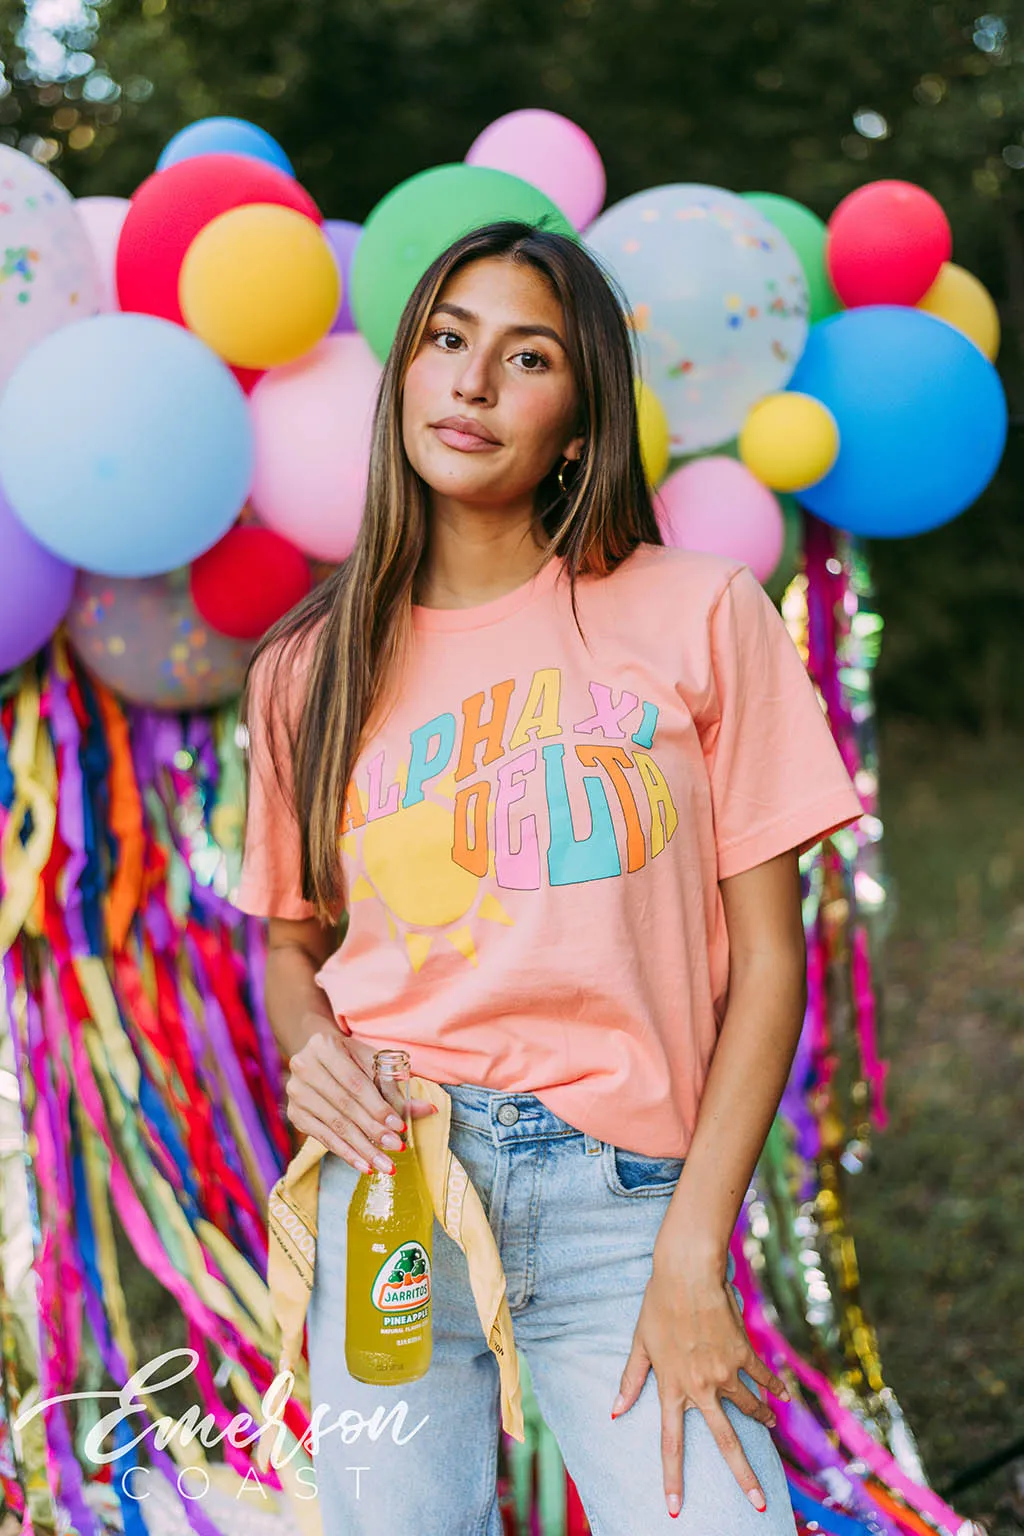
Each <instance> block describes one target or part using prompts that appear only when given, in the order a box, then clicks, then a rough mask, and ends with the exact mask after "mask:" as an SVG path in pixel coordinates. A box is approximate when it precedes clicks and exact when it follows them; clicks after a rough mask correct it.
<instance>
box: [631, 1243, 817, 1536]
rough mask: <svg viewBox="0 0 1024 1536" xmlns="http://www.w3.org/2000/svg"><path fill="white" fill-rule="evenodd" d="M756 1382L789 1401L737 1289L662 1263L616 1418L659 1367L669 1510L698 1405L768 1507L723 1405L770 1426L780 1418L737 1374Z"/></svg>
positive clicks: (677, 1502)
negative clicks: (761, 1352)
mask: <svg viewBox="0 0 1024 1536" xmlns="http://www.w3.org/2000/svg"><path fill="white" fill-rule="evenodd" d="M741 1368H742V1369H743V1370H745V1371H746V1372H747V1374H748V1375H749V1376H751V1377H752V1378H753V1380H754V1381H756V1382H759V1383H760V1384H761V1385H762V1386H764V1387H767V1388H768V1389H769V1390H770V1391H771V1392H774V1394H775V1395H776V1397H781V1398H783V1399H784V1400H786V1399H788V1397H789V1393H788V1392H787V1391H786V1387H785V1383H784V1382H782V1381H780V1380H779V1378H778V1377H777V1376H775V1375H773V1374H772V1372H771V1371H770V1370H769V1369H768V1367H767V1366H766V1365H765V1364H764V1363H763V1361H761V1360H759V1359H758V1357H757V1355H755V1353H754V1351H753V1349H752V1348H751V1346H750V1341H749V1339H748V1338H747V1335H746V1330H745V1329H744V1327H743V1314H742V1313H741V1312H740V1309H739V1306H738V1305H737V1302H736V1297H735V1294H734V1292H733V1290H732V1287H731V1286H730V1285H729V1284H728V1282H726V1283H724V1284H723V1283H721V1282H719V1281H718V1280H714V1279H709V1278H708V1277H707V1276H705V1275H704V1274H703V1273H696V1272H694V1271H693V1270H692V1269H691V1270H689V1271H687V1270H685V1269H681V1268H678V1267H675V1268H674V1267H665V1266H662V1267H660V1268H659V1267H658V1266H657V1264H656V1265H655V1269H654V1272H653V1274H652V1276H651V1279H650V1280H649V1282H648V1284H647V1289H646V1291H645V1293H644V1299H643V1304H642V1306H641V1308H640V1316H639V1318H638V1320H637V1325H636V1329H635V1331H634V1334H633V1346H632V1348H631V1350H630V1353H629V1359H628V1360H627V1361H626V1367H625V1370H624V1371H623V1373H622V1378H621V1382H620V1391H619V1396H618V1397H617V1398H616V1400H615V1403H614V1404H613V1406H612V1418H617V1417H618V1416H619V1414H620V1413H624V1412H625V1411H626V1409H627V1408H631V1407H632V1406H633V1404H634V1403H635V1402H636V1399H637V1398H638V1397H639V1395H640V1389H641V1388H642V1386H643V1384H644V1382H645V1381H646V1379H647V1373H648V1371H649V1370H651V1369H653V1370H654V1374H655V1378H656V1379H657V1383H658V1396H659V1397H660V1399H661V1460H662V1472H663V1477H664V1487H665V1500H666V1503H667V1504H668V1509H669V1514H671V1515H678V1513H679V1511H680V1509H681V1508H682V1504H683V1432H684V1430H683V1425H684V1420H683V1415H684V1414H685V1412H686V1410H687V1408H699V1409H700V1411H701V1412H702V1413H703V1415H704V1417H705V1419H706V1420H707V1422H708V1426H709V1428H710V1430H711V1433H712V1434H713V1435H714V1437H715V1440H716V1442H717V1444H718V1448H719V1450H720V1451H721V1452H722V1455H723V1456H724V1457H725V1460H726V1462H727V1463H728V1465H729V1466H730V1467H731V1468H732V1471H733V1474H734V1476H735V1478H736V1481H737V1482H738V1483H739V1485H740V1487H741V1488H742V1489H743V1492H744V1493H745V1494H746V1495H747V1497H748V1498H749V1499H750V1501H751V1503H752V1504H753V1505H754V1507H755V1508H756V1509H759V1510H764V1508H765V1507H766V1504H767V1500H766V1499H765V1496H764V1492H763V1490H762V1489H761V1487H760V1485H759V1484H758V1481H757V1478H756V1477H755V1476H754V1474H753V1472H752V1471H751V1468H750V1464H749V1462H748V1461H747V1458H746V1456H745V1455H744V1453H743V1446H742V1443H741V1441H740V1438H739V1436H738V1435H737V1433H736V1431H735V1429H734V1428H733V1425H732V1424H731V1423H730V1421H729V1418H728V1416H727V1414H726V1412H725V1409H724V1408H723V1407H722V1405H721V1403H720V1402H719V1397H720V1396H724V1397H727V1398H729V1399H730V1401H732V1402H733V1403H735V1405H736V1407H737V1408H741V1409H742V1410H743V1412H744V1413H748V1414H749V1415H750V1417H751V1418H754V1419H758V1420H759V1421H760V1422H761V1423H762V1424H766V1425H768V1427H769V1428H771V1427H772V1426H773V1425H774V1423H775V1415H774V1414H773V1413H772V1411H771V1409H770V1407H769V1406H768V1404H767V1403H765V1402H762V1401H761V1400H760V1399H759V1398H758V1397H756V1396H755V1395H754V1393H753V1392H751V1390H750V1388H749V1387H748V1386H746V1384H745V1383H744V1382H742V1381H741V1380H740V1379H739V1371H740V1369H741Z"/></svg>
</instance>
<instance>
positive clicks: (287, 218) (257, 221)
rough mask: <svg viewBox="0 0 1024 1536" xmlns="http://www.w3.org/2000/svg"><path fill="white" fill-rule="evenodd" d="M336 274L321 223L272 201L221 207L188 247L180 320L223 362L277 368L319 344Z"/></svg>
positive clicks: (337, 294)
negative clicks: (225, 208)
mask: <svg viewBox="0 0 1024 1536" xmlns="http://www.w3.org/2000/svg"><path fill="white" fill-rule="evenodd" d="M340 298H341V280H340V278H339V276H338V267H337V263H336V262H335V259H334V256H333V254H332V252H331V247H330V246H329V245H328V243H327V240H326V238H325V236H324V235H323V233H322V232H321V230H320V226H319V225H318V224H314V222H313V220H312V219H307V218H306V216H305V214H302V213H297V212H296V211H295V209H294V208H284V207H282V206H280V205H279V204H277V203H246V204H244V205H243V206H242V207H240V208H230V209H229V210H228V212H227V213H221V214H218V216H217V217H216V218H215V219H211V220H210V222H209V224H206V225H204V227H203V228H202V229H201V230H200V231H199V233H198V235H196V237H195V239H194V240H193V241H192V244H191V245H190V246H189V248H188V250H187V251H186V252H185V259H184V261H183V262H182V264H181V274H180V276H179V278H178V301H179V303H180V304H181V312H182V314H183V315H184V317H185V324H186V325H187V326H188V328H189V330H190V331H194V332H195V334H196V335H197V336H198V337H200V338H201V339H202V340H203V341H205V342H206V344H207V346H208V347H210V348H212V350H213V351H214V352H216V353H217V354H218V355H219V356H220V357H222V358H223V359H224V360H225V362H228V363H233V364H234V365H235V366H236V367H241V368H277V367H279V366H280V365H281V364H282V363H291V362H294V361H295V359H296V358H299V357H302V356H303V355H304V354H305V353H306V352H308V351H309V350H310V348H311V347H314V346H316V344H317V342H318V341H320V340H321V339H322V338H323V337H324V336H326V335H327V332H328V331H329V330H330V328H331V325H332V324H333V322H334V317H335V315H336V314H337V313H338V304H339V302H340Z"/></svg>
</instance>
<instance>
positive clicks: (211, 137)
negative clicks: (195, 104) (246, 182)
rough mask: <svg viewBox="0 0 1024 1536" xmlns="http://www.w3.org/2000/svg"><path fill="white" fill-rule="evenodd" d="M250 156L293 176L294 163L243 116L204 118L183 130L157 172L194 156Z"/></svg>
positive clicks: (170, 144) (168, 145)
mask: <svg viewBox="0 0 1024 1536" xmlns="http://www.w3.org/2000/svg"><path fill="white" fill-rule="evenodd" d="M220 154H228V155H249V156H251V157H252V159H254V160H266V161H267V162H268V163H269V164H270V165H276V166H277V168H278V170H279V171H284V173H285V175H287V176H294V175H295V171H294V168H293V166H292V163H291V161H290V160H289V159H288V156H287V155H286V154H285V152H284V150H283V149H282V148H281V146H280V144H279V143H278V142H277V140H276V139H274V138H271V136H270V134H269V133H267V131H266V130H265V129H264V128H257V126H256V124H255V123H250V122H247V121H246V120H245V118H244V117H201V118H200V119H199V121H198V122H195V123H189V125H188V127H187V128H181V129H179V130H178V132H177V133H176V134H175V135H174V137H173V139H169V140H168V142H167V143H166V144H165V145H164V148H163V153H162V154H161V156H160V158H159V160H158V161H157V163H156V168H157V170H158V171H166V169H167V167H168V166H169V165H177V164H178V161H179V160H191V159H192V157H193V156H194V155H220Z"/></svg>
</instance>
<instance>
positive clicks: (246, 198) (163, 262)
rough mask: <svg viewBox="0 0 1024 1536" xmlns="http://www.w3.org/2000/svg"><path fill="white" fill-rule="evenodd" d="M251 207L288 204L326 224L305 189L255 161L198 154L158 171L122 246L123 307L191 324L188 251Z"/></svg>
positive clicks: (137, 203) (135, 207)
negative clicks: (184, 289) (234, 211)
mask: <svg viewBox="0 0 1024 1536" xmlns="http://www.w3.org/2000/svg"><path fill="white" fill-rule="evenodd" d="M244 203H280V204H281V205H282V206H283V207H285V208H294V209H295V211H296V212H297V213H304V214H305V215H306V217H307V218H308V219H312V220H314V222H315V223H317V224H319V223H320V213H319V210H318V208H317V206H316V204H315V203H314V201H313V199H312V198H311V197H310V196H309V194H308V192H304V191H303V189H302V188H301V187H300V186H299V184H298V182H296V181H294V180H293V179H292V178H291V177H290V176H286V175H285V173H284V172H283V171H279V170H278V169H277V168H276V167H275V166H272V165H266V164H265V163H264V162H262V161H260V160H253V159H252V158H251V157H250V156H249V155H221V154H218V155H196V157H195V158H194V159H190V160H183V161H181V163H180V164H178V165H172V166H171V167H170V168H169V169H168V170H166V171H155V172H154V173H153V175H152V176H150V177H148V178H147V179H146V180H145V181H144V182H143V183H142V185H141V187H139V188H138V190H137V191H136V193H135V195H134V197H133V198H132V205H131V208H130V209H129V210H128V216H127V218H126V219H125V221H124V228H123V229H122V231H121V238H120V240H119V241H118V245H117V297H118V302H119V304H120V305H121V308H122V309H126V310H137V311H139V312H141V313H142V314H144V315H162V316H163V318H164V319H165V320H174V321H176V322H177V324H178V325H184V323H185V321H184V318H183V316H182V313H181V306H180V305H179V303H178V277H179V273H180V270H181V263H182V261H183V260H184V257H185V252H186V251H187V250H188V248H189V246H190V245H191V244H192V241H193V240H194V239H195V237H196V235H198V233H199V231H200V230H201V229H202V228H203V227H204V226H205V225H207V224H209V222H210V220H211V219H215V218H216V217H217V215H218V214H219V213H227V211H228V209H229V208H240V207H241V206H242V205H243V204H244Z"/></svg>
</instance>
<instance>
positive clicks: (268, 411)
mask: <svg viewBox="0 0 1024 1536" xmlns="http://www.w3.org/2000/svg"><path fill="white" fill-rule="evenodd" d="M380 376H381V366H380V363H379V362H378V361H377V359H376V357H375V356H374V354H373V353H372V352H371V350H370V347H369V344H368V343H367V342H366V341H365V339H364V338H363V336H362V335H360V334H359V333H357V332H352V333H349V334H345V335H341V336H327V337H325V338H324V340H323V341H321V342H320V343H319V344H318V345H317V346H315V347H314V348H313V350H312V351H311V352H307V353H306V356H305V357H302V358H299V360H298V362H295V363H288V364H287V365H286V366H285V367H283V368H271V369H270V371H269V372H268V373H265V374H264V375H263V377H262V378H261V379H260V380H259V382H258V383H257V384H256V386H255V388H254V389H253V392H252V394H251V396H250V399H249V403H250V408H251V410H252V420H253V429H254V432H255V437H256V473H255V478H254V480H253V486H252V494H251V497H250V500H251V502H252V505H253V509H254V510H255V512H256V513H257V515H258V516H259V518H260V521H261V522H263V523H265V524H266V525H267V527H268V528H273V529H274V530H275V532H277V533H280V534H283V536H284V537H285V538H286V539H289V540H290V541H291V542H292V543H293V544H295V545H296V546H297V547H298V548H299V549H301V550H302V551H303V553H304V554H307V555H311V556H313V557H314V558H315V559H317V560H328V561H335V562H336V561H339V560H344V559H345V558H346V557H347V556H348V555H350V554H351V553H352V549H353V546H354V545H355V541H356V534H357V533H358V531H359V524H360V521H361V519H362V515H363V500H364V497H365V494H366V473H367V469H368V468H369V463H370V432H371V428H372V426H373V410H374V405H375V404H376V394H377V385H378V383H379V381H380Z"/></svg>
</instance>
